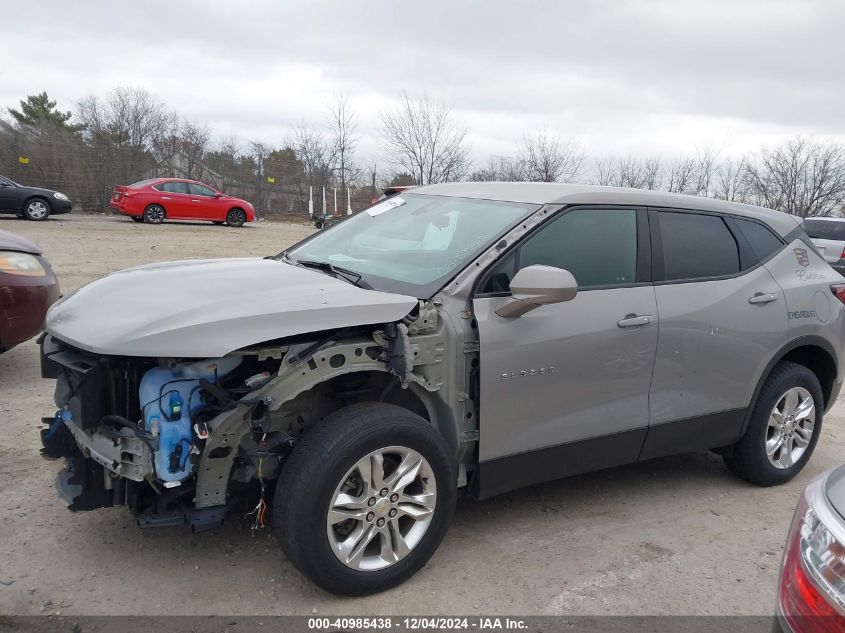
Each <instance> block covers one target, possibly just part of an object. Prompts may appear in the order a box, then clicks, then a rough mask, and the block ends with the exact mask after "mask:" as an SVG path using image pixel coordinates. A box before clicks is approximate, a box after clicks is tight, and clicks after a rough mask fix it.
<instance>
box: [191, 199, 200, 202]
mask: <svg viewBox="0 0 845 633" xmlns="http://www.w3.org/2000/svg"><path fill="white" fill-rule="evenodd" d="M191 202H199V200H193V199H192V200H191Z"/></svg>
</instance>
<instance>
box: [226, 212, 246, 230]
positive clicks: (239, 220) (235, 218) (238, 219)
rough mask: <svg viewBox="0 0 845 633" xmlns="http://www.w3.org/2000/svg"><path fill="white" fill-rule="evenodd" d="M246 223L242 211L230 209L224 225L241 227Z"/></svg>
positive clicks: (244, 214)
mask: <svg viewBox="0 0 845 633" xmlns="http://www.w3.org/2000/svg"><path fill="white" fill-rule="evenodd" d="M244 222H246V213H244V212H243V210H242V209H230V210H229V213H227V214H226V224H228V225H229V226H235V227H238V226H243V224H244Z"/></svg>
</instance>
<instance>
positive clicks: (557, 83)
mask: <svg viewBox="0 0 845 633" xmlns="http://www.w3.org/2000/svg"><path fill="white" fill-rule="evenodd" d="M13 4H14V7H13V10H9V9H10V8H11V7H6V10H4V11H3V17H2V24H3V28H2V31H3V58H4V61H3V63H2V64H0V68H2V81H0V106H3V107H4V108H5V107H8V106H14V105H16V104H17V101H18V100H19V99H21V98H22V97H23V96H24V95H26V94H31V93H37V92H41V91H43V90H46V91H47V92H48V93H49V94H50V96H51V97H52V98H55V99H58V100H59V103H60V105H61V106H62V108H63V109H72V108H73V107H74V105H75V103H76V102H77V101H78V100H79V99H81V98H83V97H85V96H87V95H92V94H93V95H104V94H105V93H106V92H107V91H108V90H109V88H111V87H114V86H117V85H127V86H142V87H144V88H146V89H148V90H149V91H151V92H153V93H155V94H156V95H157V96H158V97H159V98H160V99H161V100H162V101H164V102H165V103H167V104H168V105H169V106H170V107H171V108H173V109H175V110H177V111H179V112H180V113H182V114H183V115H185V116H187V117H189V118H192V119H196V120H198V121H200V122H204V123H207V124H208V125H209V126H210V127H211V128H212V130H213V132H214V134H215V136H216V137H217V138H221V137H223V136H225V135H228V134H235V135H237V136H239V137H240V138H242V139H249V140H263V141H265V142H268V143H270V144H273V145H277V144H281V143H282V142H283V139H284V138H285V136H286V134H287V131H288V129H289V128H290V126H291V125H294V124H296V123H299V122H301V121H304V122H306V123H308V124H319V123H321V122H322V121H323V119H324V112H325V107H326V103H327V102H328V101H329V100H330V99H331V98H332V95H334V94H336V93H337V92H338V91H343V92H345V93H347V94H348V95H349V96H350V99H351V101H352V103H353V105H354V107H355V109H356V111H357V113H358V119H359V132H360V134H361V135H362V136H363V137H365V138H363V139H362V142H361V147H360V153H361V154H363V155H364V156H362V158H368V157H370V156H371V155H373V154H374V153H375V152H376V151H377V149H378V148H377V145H376V139H375V132H376V128H377V125H378V113H379V111H380V110H383V109H384V108H386V107H389V106H390V104H391V103H392V102H394V101H395V100H396V98H397V96H398V94H399V92H400V91H401V90H402V89H406V90H407V91H408V92H409V93H410V94H411V95H416V94H420V93H422V92H423V91H427V92H428V94H429V95H431V96H433V97H436V98H443V99H446V100H447V101H448V102H449V103H451V104H453V105H454V107H455V116H456V117H457V118H459V119H460V120H462V121H464V122H465V123H466V124H467V125H468V127H469V130H470V141H471V144H472V155H473V157H474V158H475V159H483V158H484V157H485V156H488V155H489V154H491V153H493V154H500V155H510V154H513V146H514V143H515V142H516V140H517V139H519V138H520V137H521V135H522V133H523V131H526V130H530V129H532V128H535V127H537V126H541V125H545V126H547V127H549V128H551V129H554V130H556V131H558V132H560V133H561V134H563V135H566V136H576V137H578V138H580V139H581V140H582V142H583V144H584V145H585V147H586V148H587V150H588V151H589V152H590V153H591V154H594V155H599V154H607V153H615V154H625V153H635V154H649V153H658V152H659V153H663V154H666V155H672V154H677V153H680V152H683V151H685V150H688V149H691V148H693V147H694V146H695V145H696V144H704V143H710V144H715V145H719V146H720V147H724V148H725V149H724V151H725V152H726V153H731V154H733V153H739V152H742V151H745V150H748V149H753V148H756V147H757V146H759V145H760V143H763V142H766V143H776V142H777V141H778V140H781V139H783V138H785V137H787V136H790V135H794V134H812V135H814V136H816V137H831V138H835V139H836V140H839V141H845V107H843V106H845V1H843V0H790V1H778V0H764V1H760V2H757V1H750V0H729V1H722V0H666V1H663V0H654V1H639V0H628V1H623V0H616V1H604V0H591V1H587V0H580V1H574V0H570V1H564V0H543V1H526V0H522V1H521V2H505V1H500V0H484V1H477V2H466V1H461V0H452V1H441V0H389V1H382V0H365V1H360V2H356V1H354V0H346V1H343V2H322V1H317V0H300V1H297V2H293V1H291V0H269V1H264V0H246V1H245V0H238V2H233V1H231V0H228V1H225V2H222V1H219V0H205V1H204V2H192V1H188V0H169V1H167V2H158V1H149V0H145V1H144V2H139V1H137V0H135V1H129V0H112V1H109V2H84V1H80V0H74V1H73V2H68V1H67V0H54V1H51V2H48V1H46V0H27V1H25V2H14V3H13ZM370 137H372V138H370Z"/></svg>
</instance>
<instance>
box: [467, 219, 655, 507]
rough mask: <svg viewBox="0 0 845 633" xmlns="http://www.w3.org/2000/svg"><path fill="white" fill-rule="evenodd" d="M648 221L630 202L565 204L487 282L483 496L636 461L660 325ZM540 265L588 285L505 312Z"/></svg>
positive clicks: (482, 317) (482, 337)
mask: <svg viewBox="0 0 845 633" xmlns="http://www.w3.org/2000/svg"><path fill="white" fill-rule="evenodd" d="M647 222H648V220H647V217H646V214H645V210H642V209H640V210H638V209H636V208H630V207H613V208H611V207H598V206H597V207H579V208H574V209H567V210H564V211H563V212H561V213H559V214H558V215H557V216H556V217H553V218H551V219H549V220H548V221H547V222H545V223H544V224H543V225H542V226H540V227H538V229H537V230H535V231H534V232H532V233H531V234H530V235H528V236H527V237H526V238H524V239H523V241H522V242H521V243H519V244H517V245H516V247H515V248H514V249H512V250H511V251H510V252H509V253H507V254H505V255H504V256H503V258H502V259H501V261H500V262H499V263H498V264H496V265H495V266H494V267H493V268H492V269H490V270H489V271H488V272H487V273H485V275H484V276H483V277H482V278H481V280H480V281H479V286H478V289H477V293H476V296H475V299H474V301H473V309H474V314H475V318H476V320H477V323H478V329H479V341H480V352H479V357H480V362H481V374H480V392H481V393H480V396H481V397H480V402H481V406H480V421H479V422H480V425H479V428H480V447H479V458H480V462H481V465H480V471H479V472H480V475H479V490H478V491H477V492H478V494H479V495H481V496H489V495H493V494H497V493H499V492H503V491H505V490H509V489H512V488H516V487H519V486H524V485H527V484H530V483H532V482H536V481H542V480H547V479H554V478H557V477H562V476H566V475H569V474H574V473H577V472H584V471H588V470H597V469H600V468H603V467H606V466H611V465H615V464H620V463H625V462H631V461H634V460H636V458H637V456H638V455H639V452H640V449H641V448H642V443H643V439H644V438H645V434H646V432H647V427H648V416H649V412H648V388H649V383H650V381H651V373H652V368H653V363H654V355H655V349H656V346H657V329H658V324H657V306H656V303H655V297H654V288H653V287H652V285H651V283H650V281H649V277H648V276H649V274H650V270H649V268H650V259H649V258H650V254H649V235H648V230H647V227H646V225H647ZM532 264H545V265H548V266H555V267H557V268H564V269H566V270H569V272H571V273H572V274H573V276H574V277H575V279H576V281H577V282H578V288H579V290H578V295H577V296H576V297H575V298H574V299H573V300H571V301H568V302H565V303H559V304H554V305H544V306H540V307H538V308H536V309H534V310H532V311H531V312H528V313H527V314H524V315H523V316H521V317H518V318H503V317H500V316H498V315H497V314H496V312H495V310H496V307H497V305H498V304H499V302H500V301H502V297H506V296H508V295H509V294H510V293H509V282H510V280H511V279H512V278H513V275H514V274H515V272H516V271H518V270H520V269H522V268H524V267H526V266H530V265H532Z"/></svg>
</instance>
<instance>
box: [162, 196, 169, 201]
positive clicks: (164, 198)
mask: <svg viewBox="0 0 845 633" xmlns="http://www.w3.org/2000/svg"><path fill="white" fill-rule="evenodd" d="M161 199H162V200H170V196H162V197H161Z"/></svg>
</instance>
